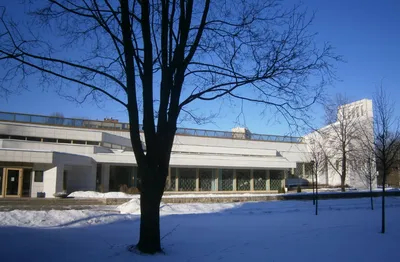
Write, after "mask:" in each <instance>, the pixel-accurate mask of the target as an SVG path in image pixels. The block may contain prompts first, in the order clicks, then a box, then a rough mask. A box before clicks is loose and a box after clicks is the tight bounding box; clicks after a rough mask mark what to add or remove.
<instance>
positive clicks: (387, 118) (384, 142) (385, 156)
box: [372, 85, 400, 234]
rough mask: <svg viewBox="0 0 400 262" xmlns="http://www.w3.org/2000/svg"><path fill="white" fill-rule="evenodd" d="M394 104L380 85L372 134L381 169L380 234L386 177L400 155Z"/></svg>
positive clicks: (398, 124) (397, 120) (383, 231)
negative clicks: (373, 134)
mask: <svg viewBox="0 0 400 262" xmlns="http://www.w3.org/2000/svg"><path fill="white" fill-rule="evenodd" d="M394 105H395V103H394V102H392V100H391V99H390V96H389V95H388V94H387V93H385V91H384V89H383V87H382V85H381V86H380V88H379V89H378V90H377V92H376V94H375V97H374V133H375V140H374V141H373V143H372V144H373V146H374V147H373V150H374V151H373V152H375V157H376V160H377V162H378V163H379V164H380V165H381V167H382V221H381V233H382V234H384V233H385V231H386V223H385V196H386V191H385V190H386V189H385V186H386V185H385V184H386V177H387V175H388V173H389V172H390V170H391V169H392V167H394V165H395V163H396V160H397V157H398V155H399V154H400V121H399V118H398V116H396V115H395V111H394V108H395V107H394Z"/></svg>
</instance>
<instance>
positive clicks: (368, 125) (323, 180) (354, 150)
mask: <svg viewBox="0 0 400 262" xmlns="http://www.w3.org/2000/svg"><path fill="white" fill-rule="evenodd" d="M373 139H374V135H373V110H372V101H371V100H368V99H363V100H359V101H356V102H353V103H350V104H346V105H343V106H341V107H339V108H338V110H337V115H336V121H335V122H334V123H332V124H330V125H328V126H325V127H323V128H321V129H319V130H317V131H315V132H312V133H310V134H308V135H306V136H305V137H304V138H303V141H304V142H306V143H307V144H308V151H309V153H308V155H307V158H306V159H307V160H306V161H305V162H309V161H311V160H314V161H317V162H318V161H319V162H320V166H319V168H318V183H320V184H326V185H340V184H341V175H340V174H341V173H342V161H343V155H342V153H343V151H345V152H346V163H347V164H345V166H346V171H347V174H346V177H345V184H346V185H349V186H351V187H355V188H358V189H367V188H369V181H368V176H367V174H366V171H367V167H368V165H367V161H369V163H370V166H369V168H370V170H371V173H370V174H371V175H372V176H376V166H375V161H374V159H375V158H374V156H373V153H372V152H371V150H370V148H372V145H373ZM318 158H319V159H318ZM367 159H369V160H367ZM376 186H377V180H376V179H374V181H373V187H374V188H375V187H376Z"/></svg>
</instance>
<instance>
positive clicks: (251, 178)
mask: <svg viewBox="0 0 400 262" xmlns="http://www.w3.org/2000/svg"><path fill="white" fill-rule="evenodd" d="M250 191H254V173H253V169H250Z"/></svg>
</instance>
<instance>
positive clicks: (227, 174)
mask: <svg viewBox="0 0 400 262" xmlns="http://www.w3.org/2000/svg"><path fill="white" fill-rule="evenodd" d="M220 172H221V173H220V177H219V183H218V185H219V190H221V191H233V170H232V169H222V170H221V171H220Z"/></svg>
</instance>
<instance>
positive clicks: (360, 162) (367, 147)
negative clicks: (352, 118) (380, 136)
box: [352, 125, 378, 210]
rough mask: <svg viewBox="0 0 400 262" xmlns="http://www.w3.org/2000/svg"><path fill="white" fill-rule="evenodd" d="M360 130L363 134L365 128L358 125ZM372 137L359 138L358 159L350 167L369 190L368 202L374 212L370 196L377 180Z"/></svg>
mask: <svg viewBox="0 0 400 262" xmlns="http://www.w3.org/2000/svg"><path fill="white" fill-rule="evenodd" d="M360 130H364V131H363V132H365V130H366V127H365V126H362V125H360ZM371 137H372V138H373V135H372V136H371V135H370V134H365V136H360V138H359V139H360V140H361V141H360V144H361V145H362V146H361V147H360V150H359V152H358V159H357V160H355V161H353V162H352V163H353V164H352V167H353V170H354V172H356V173H357V174H358V175H359V176H360V179H361V181H362V183H364V185H365V186H366V187H367V188H368V189H369V192H370V200H371V209H372V210H374V201H373V196H372V189H373V188H374V187H373V184H374V182H376V179H377V174H378V173H377V170H376V161H375V154H374V151H373V150H372V149H373V148H372V147H371V145H373V143H372V141H370V139H371Z"/></svg>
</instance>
